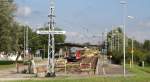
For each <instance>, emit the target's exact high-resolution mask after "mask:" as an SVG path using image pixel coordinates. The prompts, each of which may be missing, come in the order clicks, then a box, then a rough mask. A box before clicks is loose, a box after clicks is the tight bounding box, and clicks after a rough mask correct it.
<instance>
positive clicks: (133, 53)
mask: <svg viewBox="0 0 150 82" xmlns="http://www.w3.org/2000/svg"><path fill="white" fill-rule="evenodd" d="M133 39H134V37H133V38H132V61H131V64H132V67H133V55H134V48H133V46H134V40H133Z"/></svg>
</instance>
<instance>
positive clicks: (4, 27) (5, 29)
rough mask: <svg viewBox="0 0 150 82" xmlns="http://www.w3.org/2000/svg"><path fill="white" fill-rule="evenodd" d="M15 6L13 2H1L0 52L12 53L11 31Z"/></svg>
mask: <svg viewBox="0 0 150 82" xmlns="http://www.w3.org/2000/svg"><path fill="white" fill-rule="evenodd" d="M14 11H15V5H14V4H13V0H0V12H1V13H0V18H1V19H0V52H2V51H4V52H6V53H8V52H10V51H12V48H11V43H12V37H11V29H12V27H13V22H14V20H13V15H14V14H13V13H14Z"/></svg>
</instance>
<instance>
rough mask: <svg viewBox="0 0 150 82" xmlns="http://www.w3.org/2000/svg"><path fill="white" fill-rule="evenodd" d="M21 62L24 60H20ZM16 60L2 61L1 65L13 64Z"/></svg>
mask: <svg viewBox="0 0 150 82" xmlns="http://www.w3.org/2000/svg"><path fill="white" fill-rule="evenodd" d="M18 62H19V63H22V61H18ZM14 63H15V61H6V60H5V61H0V65H11V64H14Z"/></svg>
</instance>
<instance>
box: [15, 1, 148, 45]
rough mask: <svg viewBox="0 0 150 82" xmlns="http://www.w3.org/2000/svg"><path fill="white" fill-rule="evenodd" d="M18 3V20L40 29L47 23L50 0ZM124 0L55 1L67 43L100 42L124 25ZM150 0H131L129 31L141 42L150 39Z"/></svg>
mask: <svg viewBox="0 0 150 82" xmlns="http://www.w3.org/2000/svg"><path fill="white" fill-rule="evenodd" d="M15 1H16V4H17V6H18V11H17V17H16V20H17V21H19V22H21V23H25V24H29V25H30V26H32V28H34V29H35V28H38V27H40V26H42V25H44V24H47V22H48V17H47V15H48V13H49V5H50V3H49V1H50V0H15ZM120 1H121V0H56V3H55V5H56V23H57V27H59V28H62V29H63V30H66V31H67V41H68V42H87V41H89V42H92V43H97V42H98V40H100V38H99V37H97V38H93V37H92V36H93V35H97V36H100V35H101V33H102V32H104V31H105V29H107V30H108V31H109V30H111V29H112V26H118V25H122V20H123V7H122V5H121V4H120ZM149 8H150V0H128V13H127V14H128V15H130V16H134V17H135V19H133V20H129V19H128V20H127V27H126V32H127V35H128V36H129V37H132V36H134V37H135V39H137V40H139V41H141V42H142V41H144V40H145V39H150V37H149V36H150V10H149Z"/></svg>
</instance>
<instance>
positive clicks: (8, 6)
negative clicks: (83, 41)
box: [0, 0, 65, 54]
mask: <svg viewBox="0 0 150 82" xmlns="http://www.w3.org/2000/svg"><path fill="white" fill-rule="evenodd" d="M16 10H17V6H16V4H15V3H14V0H0V52H4V53H5V54H9V53H16V52H20V53H21V52H22V51H23V49H24V36H25V31H26V29H27V28H29V30H28V31H29V32H28V35H29V37H28V38H29V40H28V41H29V49H30V50H31V53H35V52H36V50H38V49H43V47H44V46H45V49H46V50H45V51H47V45H48V36H47V35H38V34H36V31H34V30H33V29H32V28H31V27H30V26H28V25H23V24H20V23H18V22H16V20H15V12H16ZM38 30H48V27H47V26H43V27H42V28H40V29H38ZM56 30H61V29H58V28H57V29H56ZM64 41H65V35H55V42H56V43H63V42H64Z"/></svg>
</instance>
